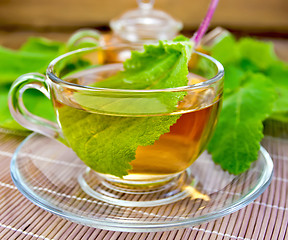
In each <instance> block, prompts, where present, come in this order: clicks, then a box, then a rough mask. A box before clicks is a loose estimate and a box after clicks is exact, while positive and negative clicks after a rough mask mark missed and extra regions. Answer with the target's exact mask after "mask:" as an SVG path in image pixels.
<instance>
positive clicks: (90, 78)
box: [53, 64, 220, 181]
mask: <svg viewBox="0 0 288 240" xmlns="http://www.w3.org/2000/svg"><path fill="white" fill-rule="evenodd" d="M120 67H121V65H119V64H112V65H110V66H109V67H108V68H107V67H105V68H103V69H102V70H99V69H101V68H95V69H89V70H84V71H80V72H77V74H74V75H72V76H70V77H69V78H68V79H66V81H69V82H74V83H77V84H84V83H85V84H87V83H88V84H90V85H93V84H94V83H95V82H98V81H102V80H103V79H105V78H107V77H108V76H110V75H113V74H115V72H117V71H118V70H119V68H120ZM189 78H190V79H189V84H195V83H199V82H201V81H204V79H203V78H201V77H200V76H197V75H194V74H189ZM62 95H63V96H62V103H60V102H59V101H54V108H55V110H56V113H57V116H58V121H59V124H60V125H61V126H62V128H63V126H66V125H67V122H66V121H69V120H68V119H67V117H66V116H65V114H66V113H67V112H69V111H70V112H71V111H72V112H73V115H74V116H75V115H79V116H80V115H81V114H82V115H83V116H85V118H88V115H94V116H95V119H98V118H96V115H97V116H99V118H101V119H103V120H104V119H105V120H104V121H105V122H108V123H110V122H111V124H117V122H120V119H121V121H125V118H126V119H127V121H129V120H132V119H133V118H134V119H135V120H137V121H141V119H143V118H148V117H149V118H159V114H156V115H154V116H153V115H146V116H145V115H144V116H143V115H140V116H134V115H132V114H127V113H126V114H123V113H120V112H119V114H117V112H116V113H113V114H111V113H110V114H107V113H106V114H105V113H103V112H100V111H97V109H96V108H94V109H93V108H92V107H90V109H87V108H85V107H83V106H81V105H80V104H79V97H77V92H70V91H67V92H63V93H62ZM65 95H67V96H66V97H65ZM216 98H217V96H215V93H214V92H213V90H211V89H204V90H199V91H194V92H193V93H192V92H187V94H186V95H185V97H184V98H183V99H182V100H181V101H179V103H178V106H177V109H176V111H175V112H173V116H174V117H175V116H177V118H178V119H177V121H176V123H174V124H173V125H172V126H171V127H170V130H169V131H168V132H166V133H164V134H162V135H161V136H160V137H159V139H157V140H156V141H155V142H154V143H152V144H150V145H148V146H141V145H139V146H138V147H137V149H136V155H135V159H134V160H132V162H131V163H130V164H131V167H132V168H131V169H130V170H129V171H128V175H126V176H124V177H123V178H124V179H129V180H134V181H137V180H153V179H158V178H163V177H164V176H170V175H174V174H177V173H180V172H182V171H183V170H185V169H186V168H187V167H189V166H190V165H191V164H192V163H193V161H195V160H196V159H197V157H198V156H199V155H200V154H201V152H202V151H203V150H204V149H205V146H206V144H207V142H208V141H209V138H210V136H211V132H212V131H213V129H214V126H215V124H216V119H217V114H218V108H219V105H220V101H219V99H218V100H217V99H216ZM53 99H56V97H55V98H53ZM211 99H214V101H211ZM215 99H216V100H215ZM131 101H133V99H131V100H130V104H131ZM211 102H212V104H211ZM82 104H83V101H82ZM111 104H113V100H111ZM114 104H115V103H114ZM127 104H129V102H127ZM83 105H85V103H84V104H83ZM89 105H90V106H91V103H90V104H89ZM96 105H97V103H96V102H95V106H96ZM139 107H141V106H139ZM119 111H120V109H119ZM161 115H168V116H169V114H161ZM170 115H171V114H170ZM171 116H172V115H171ZM117 118H118V119H119V121H118V120H117ZM69 119H70V118H69ZM114 119H115V120H114ZM80 121H81V120H80ZM91 124H95V125H97V124H99V123H98V122H96V121H95V122H94V123H91ZM73 125H75V129H77V125H79V121H75V122H69V129H71V131H73V129H74V126H73ZM106 127H107V128H109V127H110V128H112V127H111V126H109V124H108V125H107V126H106ZM96 128H97V127H96V126H95V128H93V127H92V128H91V129H92V130H91V132H93V133H92V138H93V137H94V136H96V137H97V135H98V132H97V131H102V129H100V130H99V129H98V130H95V129H96ZM122 131H123V132H125V128H124V129H122ZM65 133H66V132H65V131H63V134H64V138H65V139H67V140H68V141H69V134H70V131H69V133H68V135H65ZM128 137H129V135H127V138H128ZM79 141H80V142H81V136H80V139H79ZM101 144H102V143H101ZM101 144H99V145H97V144H95V145H94V146H92V148H95V149H97V148H101ZM115 144H117V142H116V143H115ZM79 145H81V144H79ZM80 158H81V156H80ZM100 160H101V161H103V162H105V159H100ZM100 160H99V159H95V161H100ZM91 161H93V159H91ZM111 177H112V176H111Z"/></svg>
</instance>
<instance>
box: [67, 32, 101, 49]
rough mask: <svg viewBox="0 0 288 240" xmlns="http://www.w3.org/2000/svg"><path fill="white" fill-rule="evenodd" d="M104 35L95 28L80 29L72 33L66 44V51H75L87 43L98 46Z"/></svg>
mask: <svg viewBox="0 0 288 240" xmlns="http://www.w3.org/2000/svg"><path fill="white" fill-rule="evenodd" d="M101 40H102V35H101V33H100V32H99V31H97V30H95V29H80V30H78V31H76V32H75V33H73V34H72V36H71V37H70V38H69V39H68V41H67V44H66V50H65V51H66V52H69V51H73V50H76V49H79V48H82V47H83V44H85V45H86V46H85V47H87V44H89V46H90V47H91V46H93V47H97V46H99V45H100V44H101Z"/></svg>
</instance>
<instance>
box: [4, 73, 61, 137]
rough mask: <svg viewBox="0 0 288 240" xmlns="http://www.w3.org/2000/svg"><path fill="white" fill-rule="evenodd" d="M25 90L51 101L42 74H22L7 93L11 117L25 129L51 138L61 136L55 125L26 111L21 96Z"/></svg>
mask: <svg viewBox="0 0 288 240" xmlns="http://www.w3.org/2000/svg"><path fill="white" fill-rule="evenodd" d="M27 89H37V90H39V91H40V92H42V93H43V94H44V95H45V96H46V97H47V98H48V99H49V100H51V95H50V88H49V86H48V85H47V83H46V82H45V76H44V75H43V74H40V73H27V74H24V75H22V76H20V77H19V78H17V79H16V81H15V82H14V83H13V84H12V86H11V88H10V91H9V95H8V105H9V110H10V112H11V115H12V116H13V117H14V119H15V120H16V121H17V122H18V123H19V124H20V125H22V126H23V127H25V128H27V129H30V130H32V131H35V132H38V133H41V134H43V135H45V136H48V137H51V138H58V137H59V136H61V135H62V134H61V130H60V128H59V125H58V124H57V123H55V122H52V121H49V120H47V119H45V118H42V117H39V116H36V115H34V114H32V113H31V112H29V111H28V110H27V108H26V107H25V105H24V102H23V94H24V92H25V91H26V90H27Z"/></svg>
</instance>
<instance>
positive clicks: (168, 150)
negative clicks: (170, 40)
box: [9, 44, 224, 206]
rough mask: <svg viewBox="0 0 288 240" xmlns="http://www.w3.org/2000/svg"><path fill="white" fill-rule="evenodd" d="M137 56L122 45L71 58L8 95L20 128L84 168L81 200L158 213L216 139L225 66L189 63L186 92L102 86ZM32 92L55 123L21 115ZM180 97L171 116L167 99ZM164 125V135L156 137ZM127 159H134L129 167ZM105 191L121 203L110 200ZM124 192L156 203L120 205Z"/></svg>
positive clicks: (197, 59) (200, 58)
mask: <svg viewBox="0 0 288 240" xmlns="http://www.w3.org/2000/svg"><path fill="white" fill-rule="evenodd" d="M141 49H142V46H139V45H136V44H135V45H131V44H130V45H124V44H122V45H115V46H112V45H110V46H102V47H96V48H85V49H79V50H76V51H73V52H69V53H67V54H64V55H62V56H60V57H58V58H56V59H55V60H53V61H52V62H51V63H50V65H49V66H48V68H47V72H46V76H44V75H42V74H38V73H28V74H25V75H22V76H20V77H19V78H18V79H17V80H16V81H15V83H14V84H13V86H12V87H11V90H10V93H9V108H10V111H11V114H12V115H13V117H14V118H15V119H16V120H17V121H18V122H19V123H20V124H21V125H22V126H24V127H26V128H28V129H30V130H32V131H35V132H38V133H40V134H43V135H45V136H48V137H51V138H55V139H57V140H59V141H60V142H62V143H64V144H66V145H67V146H69V147H70V148H72V149H73V150H74V152H75V153H76V154H77V155H78V157H79V158H80V159H81V160H83V161H84V162H85V163H86V165H87V170H86V171H85V172H83V174H82V175H81V176H79V184H80V185H81V187H82V188H83V190H84V191H85V192H86V193H88V194H89V195H91V196H93V197H95V198H98V199H100V200H102V201H105V202H110V203H113V204H117V205H124V206H156V205H161V204H166V203H169V202H174V201H177V200H179V199H181V198H183V196H187V194H188V193H187V191H185V187H183V186H184V185H185V186H186V185H187V182H190V183H191V182H192V181H193V179H192V178H191V177H190V175H189V173H188V169H189V167H190V166H191V164H192V163H193V162H194V161H195V160H196V159H197V158H198V156H199V155H200V154H201V153H202V152H203V151H204V150H205V147H206V144H207V143H208V141H209V139H210V137H211V134H212V133H213V129H214V127H215V125H216V122H217V117H218V113H219V109H220V106H221V99H222V91H223V79H222V78H223V75H224V70H223V66H222V65H221V64H220V63H219V62H218V61H217V60H215V59H213V58H212V57H210V56H208V55H205V54H203V53H200V52H194V53H193V56H192V57H191V60H190V62H189V66H188V67H189V74H188V76H187V77H188V80H189V82H188V85H186V86H179V87H177V88H167V89H133V88H131V89H119V88H121V85H119V88H111V87H110V86H111V85H109V82H108V83H107V82H105V81H103V80H104V79H107V78H109V77H111V76H113V75H115V74H116V73H118V72H119V71H121V70H123V61H125V60H126V59H127V58H129V57H130V55H131V50H140V51H141ZM135 77H137V75H136V73H135ZM102 81H103V82H102ZM115 81H116V80H115ZM95 84H96V85H95ZM112 85H113V86H117V84H116V85H115V83H113V84H112ZM95 86H97V87H95ZM30 88H34V89H37V90H39V91H41V92H42V93H43V94H44V95H45V96H46V97H47V98H49V99H50V100H51V102H52V103H53V107H54V110H55V114H56V118H57V122H51V121H48V120H46V119H43V118H41V117H38V116H35V115H33V114H32V113H30V112H29V111H28V110H27V109H26V107H25V105H24V103H23V93H24V92H25V91H26V90H27V89H30ZM179 95H181V96H182V97H181V98H180V101H178V102H176V104H175V106H174V107H173V108H171V106H168V105H167V99H175V97H177V96H179ZM165 101H166V102H165ZM163 122H167V124H166V125H165V126H166V127H165V130H161V129H160V130H159V129H158V127H161V126H162V123H163ZM167 126H168V127H167ZM161 131H162V132H163V133H161V134H159V133H158V135H159V136H158V135H157V134H156V135H157V136H154V135H155V132H161ZM151 136H152V139H153V141H152V140H151V141H150V142H149V144H147V142H145V140H146V139H147V138H150V137H151ZM143 139H144V140H143ZM155 139H156V140H155ZM142 140H143V141H144V142H145V143H144V144H142ZM114 146H116V147H115V149H116V150H115V149H114ZM94 149H95V151H94ZM133 154H134V155H133ZM131 155H132V158H131ZM127 156H130V159H133V160H132V161H131V162H130V163H127ZM133 156H135V157H133ZM122 158H123V159H122ZM114 159H115V163H114ZM122 160H123V161H122ZM114 164H126V165H127V166H126V167H127V168H129V170H128V172H127V174H126V175H124V176H122V177H119V174H118V172H117V171H116V170H113V171H112V170H111V171H110V166H112V165H113V169H115V166H114ZM192 167H193V165H192ZM119 168H120V167H119ZM93 169H94V170H93ZM95 169H96V171H95ZM63 171H65V169H63ZM121 174H122V173H121ZM95 181H96V182H98V183H101V184H102V185H103V186H105V191H104V190H103V188H101V187H100V185H99V184H96V186H97V187H95ZM183 184H184V185H183ZM102 185H101V186H102ZM107 189H108V190H107ZM109 189H110V190H111V191H112V190H113V191H114V192H117V193H119V195H117V194H116V195H117V196H116V197H115V196H111V193H109ZM126 192H129V193H131V192H132V193H133V194H135V196H141V195H143V194H144V195H145V196H146V197H147V196H148V195H149V194H153V197H151V201H150V200H149V201H145V203H143V202H142V201H134V200H131V199H121V196H122V195H123V194H124V195H125V193H126ZM155 193H158V194H156V195H155ZM119 196H120V197H119ZM151 196H152V195H151ZM155 196H156V197H155ZM140 198H141V197H140ZM140 198H139V199H140ZM147 199H149V197H148V198H147Z"/></svg>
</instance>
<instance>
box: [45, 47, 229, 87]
mask: <svg viewBox="0 0 288 240" xmlns="http://www.w3.org/2000/svg"><path fill="white" fill-rule="evenodd" d="M131 46H139V45H137V44H132V45H131V44H117V45H107V46H98V47H89V48H81V49H78V50H74V51H71V52H68V53H65V54H62V55H60V56H58V57H57V58H55V59H54V60H52V61H51V62H50V63H49V65H48V67H47V70H46V76H47V77H48V78H49V79H50V80H51V81H53V82H54V83H57V84H61V85H64V86H65V87H68V88H72V89H75V90H86V91H101V92H104V91H105V92H112V93H113V92H115V93H157V92H181V91H190V90H194V89H199V88H205V87H208V86H210V85H211V84H213V83H215V82H217V81H218V80H220V79H221V78H223V76H224V67H223V65H222V64H221V63H220V62H219V61H218V60H216V59H215V58H213V57H211V56H209V55H207V54H205V53H201V52H199V51H194V53H196V54H197V55H200V56H202V57H204V58H206V59H208V60H209V61H211V62H212V63H213V64H214V65H215V66H216V68H217V73H216V74H215V75H214V76H213V77H212V78H209V79H207V80H205V81H203V82H200V83H196V84H192V85H187V86H181V87H175V88H164V89H113V88H98V87H91V86H84V85H79V84H76V83H70V82H67V81H65V80H63V79H61V78H59V77H58V76H57V75H56V74H55V72H54V67H55V65H56V64H57V63H58V62H59V61H61V60H63V59H65V58H67V57H69V56H72V55H74V54H78V53H84V52H89V51H93V50H97V49H101V48H102V49H103V48H104V49H105V48H109V47H115V48H119V47H131Z"/></svg>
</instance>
